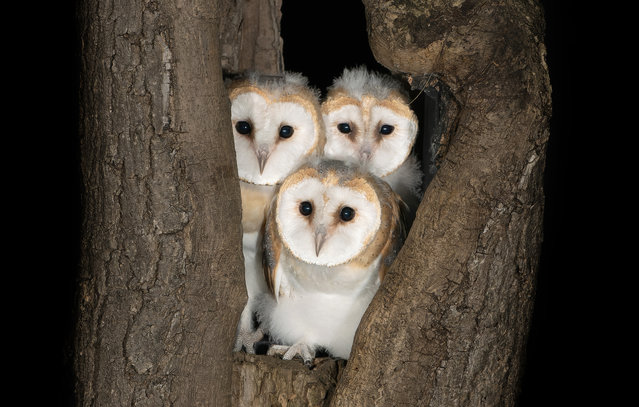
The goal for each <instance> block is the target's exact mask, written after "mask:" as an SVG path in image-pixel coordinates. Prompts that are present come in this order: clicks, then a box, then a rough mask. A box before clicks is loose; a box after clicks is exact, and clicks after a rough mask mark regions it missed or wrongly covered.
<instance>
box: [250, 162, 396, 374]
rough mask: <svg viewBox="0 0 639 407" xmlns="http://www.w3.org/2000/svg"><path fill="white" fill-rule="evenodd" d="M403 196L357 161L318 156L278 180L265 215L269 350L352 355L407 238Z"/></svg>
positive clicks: (262, 307) (308, 357)
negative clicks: (370, 308) (357, 334)
mask: <svg viewBox="0 0 639 407" xmlns="http://www.w3.org/2000/svg"><path fill="white" fill-rule="evenodd" d="M402 205H404V204H403V202H402V201H401V199H400V198H399V197H398V196H397V194H395V193H394V192H393V191H392V189H391V188H390V187H389V186H388V184H387V183H385V182H384V181H382V180H380V179H379V178H378V177H375V176H373V175H372V174H370V173H369V172H368V171H364V170H362V169H360V168H359V167H358V166H356V165H355V164H352V163H346V162H342V161H337V160H314V162H311V163H309V164H307V165H304V166H302V167H300V169H299V170H297V171H296V172H294V173H293V174H291V175H290V176H288V177H287V178H286V179H285V180H284V181H283V182H282V184H281V185H280V186H279V187H278V191H277V192H276V195H275V197H274V198H273V202H272V204H271V206H270V210H269V212H268V215H267V220H266V225H265V234H264V273H265V276H266V281H267V282H268V287H269V291H270V295H263V296H262V297H261V300H260V301H259V306H258V318H259V320H260V322H261V324H262V325H261V326H263V327H264V329H265V331H267V332H268V333H269V334H270V336H271V338H272V339H273V342H274V343H276V344H279V345H273V346H272V347H271V348H270V349H269V354H279V355H282V356H283V358H284V359H291V358H293V357H295V356H296V355H299V356H301V357H302V358H303V360H304V362H305V363H307V364H308V363H310V362H311V361H312V360H313V358H314V356H315V351H316V350H317V349H320V348H322V349H325V350H326V351H327V352H328V353H329V354H331V355H332V356H334V357H339V358H348V357H349V355H350V352H351V346H352V343H353V338H354V335H355V331H356V329H357V326H358V325H359V322H360V319H361V317H362V315H363V314H364V311H365V310H366V308H367V307H368V304H369V303H370V301H371V299H372V298H373V295H374V294H375V292H376V291H377V288H378V287H379V284H380V281H381V280H382V279H383V277H384V274H385V273H386V271H387V269H388V268H389V266H390V264H391V263H392V261H393V260H394V259H395V257H396V255H397V252H398V251H399V248H400V247H401V244H402V243H403V238H404V227H403V220H402Z"/></svg>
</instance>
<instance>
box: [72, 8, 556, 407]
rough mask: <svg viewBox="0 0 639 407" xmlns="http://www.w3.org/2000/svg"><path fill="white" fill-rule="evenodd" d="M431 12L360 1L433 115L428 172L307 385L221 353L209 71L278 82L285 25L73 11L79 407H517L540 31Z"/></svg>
mask: <svg viewBox="0 0 639 407" xmlns="http://www.w3.org/2000/svg"><path fill="white" fill-rule="evenodd" d="M444 3H445V4H444ZM448 3H449V2H421V3H420V2H404V1H399V0H398V1H392V2H384V3H383V4H382V3H380V4H378V2H373V1H368V0H365V1H364V4H365V7H366V15H367V22H368V31H369V39H370V44H371V48H372V50H373V52H374V54H375V56H376V58H377V59H378V61H379V62H381V63H382V64H384V65H385V66H386V67H388V68H389V69H390V70H391V71H393V72H395V73H401V74H404V75H405V76H406V77H407V78H408V79H409V81H410V82H411V83H412V85H413V87H414V88H416V89H422V88H425V87H426V86H428V87H429V88H428V89H425V91H426V92H430V93H431V94H432V92H440V96H442V97H441V98H440V101H441V103H443V108H442V112H441V113H442V124H441V126H439V128H441V130H442V131H443V133H442V134H441V135H440V137H439V138H438V139H436V140H433V141H432V143H431V144H430V146H431V147H432V148H431V153H432V154H431V155H430V156H429V160H430V161H429V163H428V166H429V168H430V169H431V170H433V172H434V169H435V168H434V167H438V169H437V173H436V174H434V177H432V181H431V182H430V185H429V187H428V189H427V191H426V194H425V196H424V199H423V201H422V203H421V206H420V209H419V211H418V214H417V218H416V221H415V223H414V224H413V227H412V229H411V231H410V233H409V236H408V239H407V242H406V244H405V246H404V248H403V249H402V251H401V253H400V255H399V256H398V258H397V259H396V261H395V263H394V265H393V267H392V269H391V270H390V271H389V273H388V274H387V276H386V278H385V280H384V282H383V284H382V286H381V288H380V291H379V292H378V293H377V295H376V296H375V298H374V300H373V302H372V303H371V305H370V307H369V309H368V311H367V313H366V315H365V316H364V318H363V320H362V323H361V325H360V328H359V330H358V334H357V335H356V339H355V343H354V347H353V352H352V356H351V358H350V359H349V361H348V362H347V363H346V365H345V367H344V362H340V361H335V360H332V359H325V360H321V361H318V364H317V365H316V366H315V367H314V368H313V369H311V370H309V369H308V368H306V367H304V366H303V365H302V364H301V363H299V362H297V361H289V362H285V361H281V360H278V359H275V358H273V357H268V356H255V355H245V354H235V355H232V353H231V348H232V343H233V339H234V333H235V327H236V323H237V320H238V317H239V314H240V312H241V309H242V307H243V305H244V303H245V300H246V294H245V288H244V280H243V275H244V273H243V266H242V264H243V263H242V257H241V230H240V216H241V214H240V207H241V206H240V197H239V188H238V181H237V174H236V169H235V154H234V149H233V141H232V137H231V131H230V119H229V118H230V114H229V106H228V100H227V98H226V91H225V90H224V88H223V85H222V68H223V69H224V70H227V71H229V72H240V71H244V70H247V69H257V70H261V71H264V72H268V73H278V72H281V71H282V70H283V64H282V57H281V55H282V54H281V45H282V42H281V39H280V38H279V31H278V29H276V28H277V26H278V25H279V6H280V4H281V3H280V2H279V1H278V0H274V1H270V0H250V1H249V0H245V1H238V2H231V1H230V0H229V1H219V2H204V1H197V0H193V1H185V2H180V3H179V4H178V5H174V4H173V3H171V2H164V1H160V2H141V1H134V2H126V3H122V4H119V3H117V4H114V3H112V2H106V3H105V2H97V1H95V0H87V1H85V2H83V3H82V8H81V10H80V17H81V21H82V22H83V24H82V40H83V42H82V44H83V49H82V55H83V60H82V69H81V74H82V93H81V99H80V105H81V111H80V119H81V136H82V140H81V149H82V162H81V167H82V173H83V186H84V195H83V197H84V203H83V207H84V212H85V214H84V224H83V232H84V234H83V239H82V253H83V254H82V265H81V275H80V285H79V320H78V324H77V335H76V344H75V349H76V355H75V369H76V388H77V389H76V393H77V398H78V404H79V405H123V404H129V405H153V406H157V405H180V406H196V405H215V406H225V405H230V404H234V405H269V406H270V405H282V406H284V405H327V404H328V403H331V404H333V405H336V406H337V405H339V406H341V405H346V406H373V405H379V406H382V405H388V406H395V405H402V404H405V405H435V406H455V405H513V404H514V403H515V401H516V396H517V390H518V381H519V380H520V376H521V362H522V358H523V355H522V353H523V350H524V345H525V342H526V336H527V331H528V328H529V322H530V316H531V309H532V304H533V299H534V285H535V274H536V269H537V264H538V258H539V248H540V243H541V237H542V212H543V191H542V175H543V168H544V163H545V147H546V141H547V137H548V118H549V115H550V86H549V80H548V72H547V68H546V66H545V63H544V45H543V16H542V12H541V10H540V8H539V6H538V4H537V3H535V2H532V1H531V2H511V1H503V2H478V1H475V0H468V1H466V2H461V1H454V2H450V3H451V4H448ZM218 27H219V28H220V30H221V31H220V33H218ZM220 34H221V35H220ZM218 36H219V39H220V41H221V45H219V43H218ZM256 39H260V41H259V44H257V46H252V45H251V44H255V43H254V42H253V41H254V40H256ZM435 127H438V126H435ZM442 147H445V148H442ZM435 150H437V151H435ZM433 166H434V167H433ZM430 175H433V174H430ZM429 179H430V178H429Z"/></svg>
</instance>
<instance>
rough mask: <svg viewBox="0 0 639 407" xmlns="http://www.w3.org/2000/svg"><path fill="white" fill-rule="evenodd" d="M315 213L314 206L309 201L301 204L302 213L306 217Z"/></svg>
mask: <svg viewBox="0 0 639 407" xmlns="http://www.w3.org/2000/svg"><path fill="white" fill-rule="evenodd" d="M312 212H313V205H312V204H311V203H310V202H309V201H304V202H302V203H301V204H300V213H301V214H302V215H304V216H308V215H310V214H311V213H312Z"/></svg>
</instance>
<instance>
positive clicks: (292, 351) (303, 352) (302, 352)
mask: <svg viewBox="0 0 639 407" xmlns="http://www.w3.org/2000/svg"><path fill="white" fill-rule="evenodd" d="M267 355H270V356H281V357H282V359H283V360H292V359H293V358H294V357H295V356H299V357H301V358H302V360H303V361H304V364H305V365H306V366H311V365H312V364H313V359H314V358H315V350H314V349H313V348H312V347H311V346H309V345H307V344H305V343H302V342H298V343H296V344H294V345H291V346H287V345H272V346H271V347H270V348H269V350H268V352H267Z"/></svg>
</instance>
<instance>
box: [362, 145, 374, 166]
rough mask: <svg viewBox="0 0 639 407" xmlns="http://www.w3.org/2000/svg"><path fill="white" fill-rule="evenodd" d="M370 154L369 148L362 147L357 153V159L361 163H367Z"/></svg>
mask: <svg viewBox="0 0 639 407" xmlns="http://www.w3.org/2000/svg"><path fill="white" fill-rule="evenodd" d="M371 154H372V151H371V149H370V147H363V148H362V149H361V150H360V151H359V158H360V160H361V161H362V162H365V163H367V162H368V160H370V158H371Z"/></svg>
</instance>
